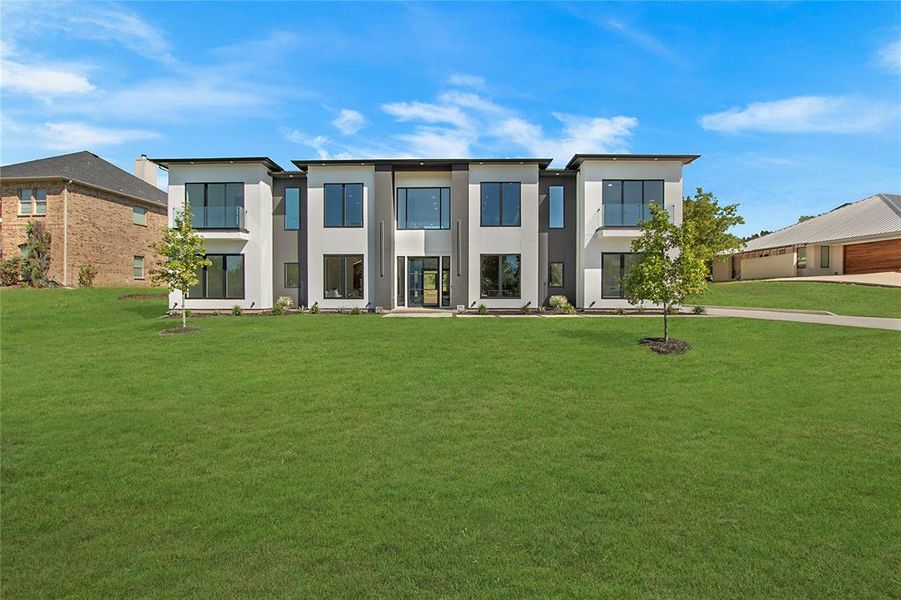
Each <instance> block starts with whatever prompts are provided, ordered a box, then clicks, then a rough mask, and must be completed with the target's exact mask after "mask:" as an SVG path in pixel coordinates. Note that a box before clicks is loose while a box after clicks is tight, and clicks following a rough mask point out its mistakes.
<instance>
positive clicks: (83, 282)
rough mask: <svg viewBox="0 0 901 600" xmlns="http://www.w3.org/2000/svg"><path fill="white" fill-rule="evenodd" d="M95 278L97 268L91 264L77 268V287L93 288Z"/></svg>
mask: <svg viewBox="0 0 901 600" xmlns="http://www.w3.org/2000/svg"><path fill="white" fill-rule="evenodd" d="M95 277H97V267H95V266H94V265H92V264H91V263H85V264H83V265H81V266H80V267H79V268H78V287H93V286H94V278H95Z"/></svg>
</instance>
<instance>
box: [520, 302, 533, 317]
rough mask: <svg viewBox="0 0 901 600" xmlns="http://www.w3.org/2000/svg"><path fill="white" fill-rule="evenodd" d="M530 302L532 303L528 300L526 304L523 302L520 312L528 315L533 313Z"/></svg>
mask: <svg viewBox="0 0 901 600" xmlns="http://www.w3.org/2000/svg"><path fill="white" fill-rule="evenodd" d="M529 304H531V302H526V303H525V304H523V305H522V306H520V307H519V312H521V313H522V314H524V315H527V314H529V313H531V312H532V307H531V306H529Z"/></svg>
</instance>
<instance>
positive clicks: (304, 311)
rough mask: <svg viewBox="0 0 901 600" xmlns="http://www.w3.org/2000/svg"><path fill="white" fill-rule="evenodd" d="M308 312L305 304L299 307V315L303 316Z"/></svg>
mask: <svg viewBox="0 0 901 600" xmlns="http://www.w3.org/2000/svg"><path fill="white" fill-rule="evenodd" d="M306 312H307V307H306V306H304V305H303V304H301V305H300V306H298V307H297V314H299V315H303V314H306Z"/></svg>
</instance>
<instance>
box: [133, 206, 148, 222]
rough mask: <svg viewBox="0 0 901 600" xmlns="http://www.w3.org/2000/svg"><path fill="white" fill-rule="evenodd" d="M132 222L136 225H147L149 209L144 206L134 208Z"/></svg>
mask: <svg viewBox="0 0 901 600" xmlns="http://www.w3.org/2000/svg"><path fill="white" fill-rule="evenodd" d="M131 222H132V223H134V224H135V225H147V209H146V208H144V207H143V206H132V207H131Z"/></svg>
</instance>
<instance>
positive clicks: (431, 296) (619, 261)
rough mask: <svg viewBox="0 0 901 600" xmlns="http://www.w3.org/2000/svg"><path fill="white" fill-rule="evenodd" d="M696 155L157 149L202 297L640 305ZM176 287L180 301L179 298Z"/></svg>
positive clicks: (197, 299) (214, 300)
mask: <svg viewBox="0 0 901 600" xmlns="http://www.w3.org/2000/svg"><path fill="white" fill-rule="evenodd" d="M696 158H698V156H697V155H627V154H619V155H613V154H577V155H575V156H573V158H572V159H571V160H570V161H569V163H568V164H567V165H566V167H565V168H563V169H556V168H551V167H550V164H551V162H552V159H549V158H485V159H378V160H373V159H340V160H310V161H300V160H297V161H293V162H294V165H295V167H296V169H295V170H284V169H282V168H281V167H280V166H279V165H278V164H276V163H275V162H273V161H272V160H271V159H269V158H266V157H243V158H159V159H153V160H154V162H156V163H157V164H159V165H161V166H162V167H164V168H166V169H168V171H169V219H170V222H172V219H173V217H174V215H175V212H176V211H179V210H183V209H184V205H185V202H188V203H189V206H190V210H191V213H192V216H193V221H194V226H195V228H196V229H197V230H198V231H199V232H200V233H201V234H202V235H203V237H204V239H205V245H206V250H207V255H208V257H209V258H210V260H212V263H213V264H212V265H211V266H209V267H207V268H205V269H204V271H203V273H201V274H200V276H201V277H200V284H199V285H198V286H196V288H195V289H192V290H191V291H190V292H189V294H188V297H187V299H186V301H185V304H186V306H187V307H188V308H191V309H195V310H203V309H210V310H214V309H228V308H231V307H232V306H235V305H239V306H241V307H243V308H245V309H267V308H271V307H272V305H273V302H274V300H275V299H276V298H278V297H279V296H288V297H290V298H291V299H292V300H293V301H294V302H295V304H297V305H306V306H311V305H313V304H314V303H315V304H318V305H319V307H320V308H322V309H325V310H330V309H331V310H337V309H342V308H361V309H367V310H375V309H377V308H382V309H385V310H390V309H394V308H398V307H426V308H436V309H441V308H446V309H451V308H457V307H460V306H462V307H465V308H467V309H472V308H475V307H477V306H479V305H481V304H484V305H485V306H486V307H488V308H490V309H518V308H520V307H522V306H523V305H529V306H531V307H537V306H538V305H540V304H544V303H546V302H547V301H548V298H549V297H550V296H552V295H564V296H566V297H567V298H569V300H570V302H572V303H574V304H575V305H576V307H577V308H580V309H586V310H593V309H614V308H619V307H625V306H628V303H627V302H626V300H625V298H624V291H623V285H622V280H623V277H624V275H625V274H626V273H627V272H628V270H629V268H630V266H631V265H632V264H633V263H634V261H635V260H636V257H635V256H633V255H632V254H631V251H630V245H631V242H632V240H633V239H635V238H636V237H637V236H638V235H639V230H638V223H639V222H640V221H641V220H642V219H643V218H646V217H647V216H648V214H649V211H650V208H649V207H650V205H652V204H657V205H659V206H661V207H664V208H665V209H666V210H667V211H669V213H670V215H671V216H672V218H673V219H674V221H675V222H677V223H679V222H681V220H682V168H683V166H685V165H687V164H689V163H691V162H692V161H694V160H695V159H696ZM181 302H182V298H181V297H180V294H177V293H176V294H173V295H172V297H171V298H170V305H180V304H181Z"/></svg>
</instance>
